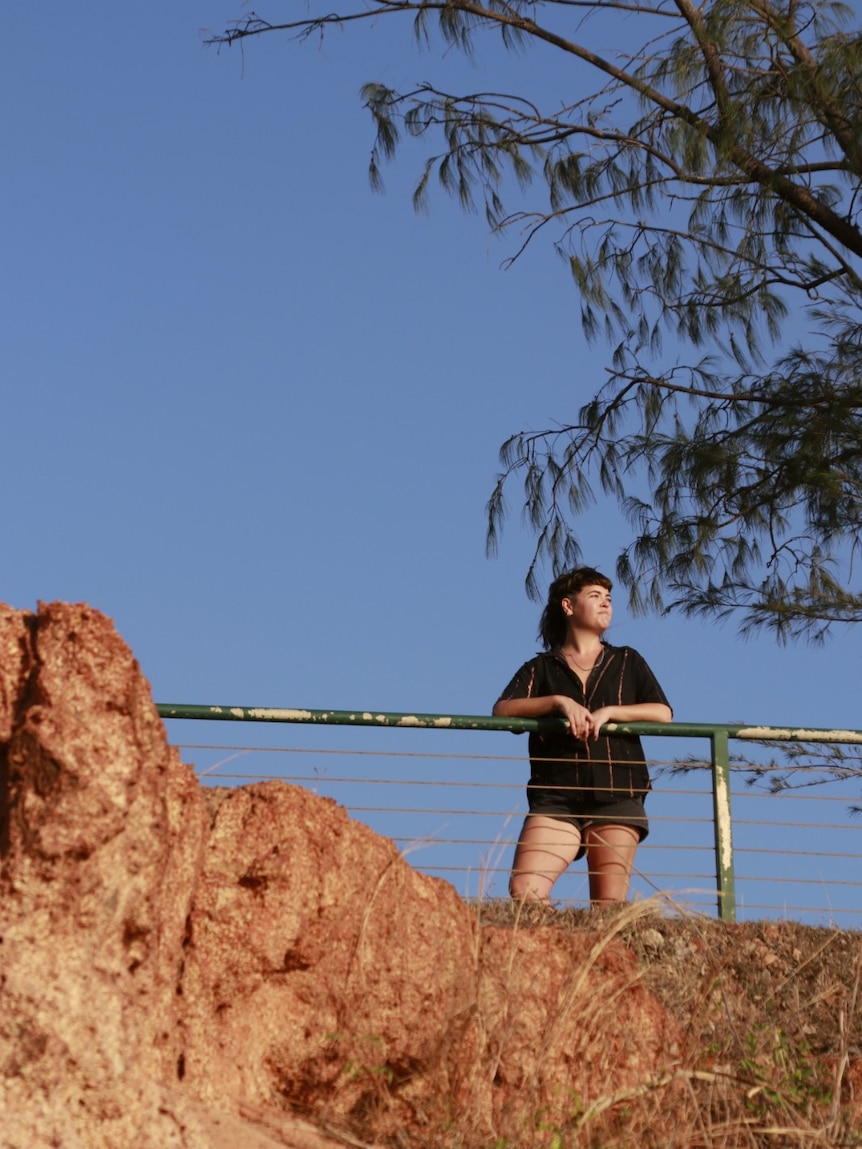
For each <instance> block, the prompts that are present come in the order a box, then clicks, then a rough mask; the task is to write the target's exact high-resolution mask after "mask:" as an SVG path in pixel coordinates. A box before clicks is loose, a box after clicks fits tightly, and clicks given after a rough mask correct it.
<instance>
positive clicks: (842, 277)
mask: <svg viewBox="0 0 862 1149" xmlns="http://www.w3.org/2000/svg"><path fill="white" fill-rule="evenodd" d="M273 6H274V7H276V8H278V9H279V10H281V14H282V15H283V14H284V12H283V9H284V8H285V5H284V3H276V2H275V0H273ZM315 6H316V0H312V2H311V3H310V5H309V8H306V9H299V8H298V7H297V10H296V14H295V17H294V18H291V14H290V13H288V14H287V18H286V19H283V20H281V21H279V22H276V21H273V22H269V21H267V20H266V19H264V18H263V17H261V16H259V15H256V14H251V15H247V16H246V17H244V18H243V19H240V20H239V21H237V22H236V23H235V24H234V25H232V26H231V27H230V28H228V29H227V30H226V31H225V32H224V33H223V34H222V35H219V36H215V37H213V38H212V42H215V43H218V44H222V45H229V44H236V43H237V42H240V41H245V40H248V39H250V38H254V37H259V36H261V35H272V34H278V33H282V34H287V35H288V36H290V35H292V36H294V37H298V38H300V39H302V38H306V37H308V36H311V35H319V34H325V33H326V32H327V31H328V30H329V29H330V28H332V27H333V26H349V25H351V24H353V23H355V22H357V21H366V20H370V21H375V22H377V26H378V27H379V26H380V22H381V21H383V20H388V19H406V20H408V21H411V22H412V25H413V28H414V30H415V34H416V37H417V39H418V41H419V42H420V44H423V45H426V46H432V47H433V45H434V44H435V43H438V42H439V43H440V44H441V45H442V46H443V47H444V49H445V50H446V52H449V53H452V52H462V53H466V54H471V53H472V52H473V51H474V49H475V48H476V46H477V45H479V44H480V43H481V42H482V38H483V37H488V36H495V37H496V38H497V39H499V40H500V41H501V43H502V45H503V47H504V49H506V50H508V51H511V52H512V53H518V55H517V56H516V57H515V56H513V57H512V58H513V59H517V60H518V61H519V64H518V67H517V69H516V70H515V74H516V75H520V74H522V75H523V77H524V82H523V85H521V84H519V85H518V88H519V89H520V90H518V91H513V92H511V93H509V94H505V93H501V92H498V91H478V92H477V91H470V92H459V91H456V92H450V91H447V90H445V88H444V86H443V85H442V83H441V84H440V86H435V85H434V83H431V82H423V83H421V84H418V85H417V86H415V87H413V88H412V89H410V90H404V91H396V90H393V89H392V88H391V87H387V86H386V85H384V84H381V83H375V82H370V83H368V84H366V85H365V86H364V88H363V89H362V99H363V101H364V103H365V104H366V105H367V107H368V109H369V111H370V113H371V115H372V117H373V121H374V126H375V132H376V137H375V143H374V147H373V150H372V158H371V173H370V174H371V179H372V183H373V184H375V185H376V186H379V185H380V182H381V167H382V165H383V163H384V161H387V160H391V159H392V158H393V157H395V156H396V154H397V152H398V149H399V144H400V143H401V142H402V141H403V140H404V139H405V137H407V138H409V137H416V138H419V139H420V140H422V141H424V142H425V143H426V144H427V148H428V153H429V154H428V155H427V159H426V162H425V163H424V168H423V169H422V170H421V171H420V172H419V173H418V183H417V187H416V192H415V202H416V205H417V206H418V207H422V206H424V205H425V204H426V203H427V200H428V197H429V196H430V195H431V194H432V190H433V188H434V187H435V186H438V185H439V186H440V187H442V189H444V190H445V191H446V192H448V193H451V194H453V195H455V196H456V197H457V198H458V199H459V200H460V201H461V203H462V204H463V205H464V206H465V207H467V208H475V207H481V208H484V211H485V214H486V217H487V220H488V223H489V225H490V226H491V228H493V229H494V230H505V229H510V230H511V232H512V235H513V237H516V238H514V239H513V244H514V250H513V254H512V258H517V255H518V254H519V253H520V252H521V251H522V250H523V249H524V247H525V246H527V245H529V244H531V243H533V242H534V241H536V240H538V239H540V238H542V239H543V238H544V237H547V236H550V237H551V238H552V239H553V242H554V244H555V245H556V247H557V250H558V251H559V252H560V254H561V255H562V256H563V257H564V258H565V259H566V260H567V262H568V264H569V267H570V269H571V274H572V277H573V279H574V284H575V287H576V289H577V296H576V298H577V301H579V305H580V319H581V323H582V325H583V329H584V332H585V334H586V336H587V338H588V339H590V340H599V339H601V340H606V341H607V343H608V367H607V372H606V374H605V376H604V377H603V379H602V380H601V381H597V383H596V385H595V386H594V387H592V388H591V397H590V399H589V401H588V402H586V403H584V404H583V405H582V406H581V407H580V410H578V411H576V412H575V411H573V412H562V413H561V421H560V424H559V425H556V426H553V427H550V428H548V429H546V430H542V431H538V432H536V431H529V432H527V431H524V432H520V433H517V434H514V435H512V437H511V438H510V439H509V440H508V441H507V442H506V443H505V444H504V445H503V447H502V449H501V460H502V470H501V474H500V475H499V476H498V479H497V483H496V486H495V488H494V490H493V493H492V495H491V498H490V500H489V504H488V513H489V517H488V545H489V548H490V549H491V550H493V549H494V548H495V547H496V545H497V543H498V538H499V534H500V529H501V525H502V523H503V520H504V517H505V514H506V506H507V502H508V501H511V495H512V492H513V491H514V492H516V494H517V501H518V502H521V501H523V504H524V507H525V510H526V514H527V518H528V521H529V522H530V523H531V524H532V526H533V528H534V529H535V532H536V549H535V556H534V560H533V562H532V564H531V566H530V569H529V571H528V575H527V585H528V589H529V590H530V591H532V592H534V593H535V591H536V589H537V575H538V571H539V567H540V566H541V565H542V564H545V563H547V564H549V565H550V566H551V567H552V569H553V570H554V571H558V570H559V569H561V568H562V567H564V566H566V565H568V564H572V563H574V562H576V561H578V560H579V559H580V547H579V543H578V536H577V526H578V516H579V514H580V513H581V512H582V511H583V510H584V509H585V508H586V507H588V506H589V505H590V504H591V503H592V502H593V501H594V500H595V499H596V498H598V497H609V498H612V499H615V500H616V501H617V502H618V503H619V505H620V507H621V508H622V509H623V511H624V512H625V514H626V516H627V517H628V520H629V522H630V524H631V536H630V539H629V541H628V544H627V545H626V546H625V548H624V549H623V550H622V552H621V553H620V555H619V557H618V561H617V577H618V578H619V580H620V581H621V582H622V583H623V584H624V585H625V586H626V587H627V588H628V591H629V593H630V598H631V603H632V606H633V607H634V609H636V610H649V609H657V610H662V609H678V610H682V611H685V612H688V613H694V614H707V615H718V616H726V615H733V616H735V617H736V618H737V620H738V622H739V624H740V627H741V629H742V630H743V631H748V630H751V629H752V628H762V627H765V628H768V629H771V630H772V631H774V633H775V634H776V636H777V637H778V638H779V639H781V640H786V639H788V638H790V637H796V636H804V637H807V638H811V639H817V638H821V637H823V636H824V635H825V634H826V633H827V632H828V631H829V629H830V627H831V626H833V625H834V624H835V623H848V622H855V621H859V620H862V590H860V589H859V588H860V582H859V575H858V564H859V560H860V558H862V556H860V555H859V553H858V551H859V547H860V542H862V536H860V529H862V528H860V524H862V229H860V213H862V32H860V30H859V29H858V28H854V27H853V24H852V21H853V19H854V14H853V12H852V10H851V9H849V8H847V7H845V6H842V5H837V4H832V3H822V2H820V0H808V2H800V0H703V2H701V3H699V4H695V3H692V2H691V0H657V2H646V3H626V2H620V3H616V2H612V0H593V2H586V0H533V2H529V0H508V2H506V0H486V2H484V3H475V2H472V0H445V2H431V0H368V2H365V3H364V2H362V0H344V2H343V6H342V7H340V8H337V9H336V10H335V11H332V10H331V9H330V7H329V6H326V7H325V8H324V9H322V14H320V15H316V14H314V11H313V9H314V7H315ZM309 9H311V10H309ZM619 30H624V34H625V42H626V43H627V44H630V45H631V46H629V47H626V48H616V49H613V50H608V49H606V48H603V47H602V45H606V44H607V43H608V42H611V43H619V42H620V39H619V36H618V35H617V32H618V31H619ZM549 53H550V54H552V55H553V58H554V59H555V60H556V61H557V63H558V64H565V65H566V66H567V67H564V68H562V69H560V70H558V71H557V70H555V73H554V74H555V75H557V74H558V75H560V76H561V77H562V80H561V84H560V88H559V90H558V91H554V92H553V95H552V96H550V97H549V98H548V99H547V100H546V101H545V102H544V103H541V104H540V103H539V102H538V101H537V99H536V98H535V96H534V95H533V85H532V84H531V83H530V79H531V77H534V76H535V75H536V70H537V69H540V68H542V67H543V66H544V62H545V61H547V60H549V59H551V56H549V55H548V54H549ZM568 65H570V68H568ZM521 69H522V71H521ZM510 72H511V69H510ZM480 74H481V69H480ZM567 74H568V75H570V81H569V80H566V75H567ZM585 77H586V78H587V79H588V80H589V81H590V82H589V83H588V84H587V86H586V87H585ZM544 88H545V90H546V89H547V85H544ZM513 196H514V198H515V204H514V206H513V205H512V197H513ZM507 496H509V499H508V500H507Z"/></svg>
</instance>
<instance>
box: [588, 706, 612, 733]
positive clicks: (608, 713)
mask: <svg viewBox="0 0 862 1149" xmlns="http://www.w3.org/2000/svg"><path fill="white" fill-rule="evenodd" d="M613 709H614V708H613V707H612V706H601V707H600V708H599V709H598V710H593V711H592V713H591V714H590V734H592V736H593V738H598V736H599V731H600V730H601V728H602V727H603V726H604V725H605V724H606V723H608V722H613V721H614V717H613Z"/></svg>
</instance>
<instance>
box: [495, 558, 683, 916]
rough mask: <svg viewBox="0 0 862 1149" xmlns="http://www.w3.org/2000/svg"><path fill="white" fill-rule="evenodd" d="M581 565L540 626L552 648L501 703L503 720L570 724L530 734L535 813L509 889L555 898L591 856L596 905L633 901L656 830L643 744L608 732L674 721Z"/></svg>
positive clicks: (556, 585) (607, 597)
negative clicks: (614, 635) (635, 873)
mask: <svg viewBox="0 0 862 1149" xmlns="http://www.w3.org/2000/svg"><path fill="white" fill-rule="evenodd" d="M612 585H613V584H612V583H611V581H610V579H609V578H606V576H605V575H603V574H600V573H599V572H598V571H597V570H593V569H592V568H590V567H578V568H577V569H576V570H573V571H568V572H567V573H566V574H562V575H560V577H559V578H557V579H555V580H554V582H553V583H552V584H551V587H550V590H549V592H548V602H547V605H546V607H545V610H544V613H543V614H542V620H541V623H540V624H539V638H540V639H541V640H542V642H543V644H544V646H545V650H546V651H547V653H545V654H539V655H537V656H536V657H535V658H534V659H531V661H530V662H527V663H525V664H524V665H523V666H522V667H521V669H520V670H519V671H518V673H517V674H516V675H515V677H514V678H513V679H512V681H511V682H510V683H509V685H508V686H507V687H506V689H505V690H504V691H503V693H502V694H501V695H500V698H499V699H498V701H497V702H496V704H495V706H494V714H495V715H496V716H498V717H500V718H544V717H546V716H548V715H552V714H559V715H562V716H563V717H564V718H565V719H566V720H567V721H568V730H567V729H565V728H564V727H561V729H560V731H559V733H557V732H556V731H554V732H552V733H547V734H531V735H530V747H529V749H530V766H531V776H530V783H529V786H528V787H527V798H528V803H529V808H530V812H529V814H528V815H527V817H526V818H525V820H524V826H523V829H522V830H521V836H520V838H519V839H518V845H517V847H516V849H515V860H514V862H513V865H512V876H511V879H510V882H509V892H510V893H511V895H512V897H513V898H517V899H519V900H521V901H530V902H548V901H550V893H551V888H552V887H553V885H554V882H555V881H556V880H557V878H559V876H560V875H561V874H562V873H564V872H565V870H566V869H567V868H568V866H569V865H570V864H571V863H572V862H573V861H575V860H576V859H577V858H580V857H581V856H582V855H583V854H586V856H587V865H588V868H589V880H590V900H591V901H592V903H593V905H596V906H608V905H612V904H613V903H614V902H622V901H625V898H626V894H627V892H628V887H629V879H630V877H631V872H632V865H633V864H634V857H635V851H636V850H637V847H638V843H639V842H641V841H643V839H644V838H645V837H646V836H647V833H648V832H649V824H648V822H647V817H646V812H645V810H644V801H645V798H646V794H647V791H648V790H649V789H650V780H649V773H648V771H647V767H646V762H645V760H644V754H643V748H642V747H641V743H640V739H639V738H637V737H636V736H634V735H631V734H625V735H623V734H612V735H603V734H601V733H600V731H601V728H602V727H603V726H604V725H605V723H607V722H670V720H671V718H672V717H673V715H672V712H671V709H670V706H669V705H668V701H667V699H666V698H665V696H664V692H663V691H662V688H661V687H660V686H659V684H658V682H657V680H656V678H655V675H654V674H653V673H652V671H651V670H650V668H649V667H648V666H647V664H646V662H645V661H644V660H643V658H642V657H641V656H640V655H639V654H638V652H637V651H636V650H632V648H631V647H629V646H611V645H610V643H606V642H604V641H603V639H602V636H603V635H604V633H605V631H606V630H607V629H608V627H609V626H610V624H611V587H612Z"/></svg>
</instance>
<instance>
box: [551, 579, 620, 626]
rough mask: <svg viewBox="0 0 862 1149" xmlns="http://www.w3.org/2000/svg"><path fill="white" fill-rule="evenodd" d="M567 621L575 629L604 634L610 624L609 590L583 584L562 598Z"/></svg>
mask: <svg viewBox="0 0 862 1149" xmlns="http://www.w3.org/2000/svg"><path fill="white" fill-rule="evenodd" d="M563 610H564V612H565V614H566V616H567V621H568V622H569V623H570V625H573V626H574V627H575V628H576V629H577V630H591V631H594V632H595V633H596V634H604V632H605V631H606V630H607V629H608V627H609V626H610V625H611V615H612V614H613V608H612V606H611V592H610V591H609V590H606V589H605V587H603V586H585V587H582V588H581V589H580V590H579V591H578V593H577V594H575V595H571V596H570V597H566V598H564V599H563Z"/></svg>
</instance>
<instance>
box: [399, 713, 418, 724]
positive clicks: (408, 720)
mask: <svg viewBox="0 0 862 1149" xmlns="http://www.w3.org/2000/svg"><path fill="white" fill-rule="evenodd" d="M397 725H398V726H422V722H420V720H419V719H418V718H417V717H416V715H415V714H402V715H401V717H400V718H399V719H398V722H397Z"/></svg>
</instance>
